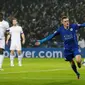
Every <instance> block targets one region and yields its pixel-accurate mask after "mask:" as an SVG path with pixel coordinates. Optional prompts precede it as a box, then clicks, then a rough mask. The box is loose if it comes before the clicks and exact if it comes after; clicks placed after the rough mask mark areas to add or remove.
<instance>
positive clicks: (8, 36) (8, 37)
mask: <svg viewBox="0 0 85 85" xmlns="http://www.w3.org/2000/svg"><path fill="white" fill-rule="evenodd" d="M9 39H10V34H8V35H7V40H6V44H8V41H9Z"/></svg>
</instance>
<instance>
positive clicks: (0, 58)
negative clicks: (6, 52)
mask: <svg viewBox="0 0 85 85" xmlns="http://www.w3.org/2000/svg"><path fill="white" fill-rule="evenodd" d="M3 59H4V56H3V55H0V69H2V63H3Z"/></svg>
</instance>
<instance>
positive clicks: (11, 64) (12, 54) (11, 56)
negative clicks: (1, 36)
mask: <svg viewBox="0 0 85 85" xmlns="http://www.w3.org/2000/svg"><path fill="white" fill-rule="evenodd" d="M10 66H14V50H11V52H10Z"/></svg>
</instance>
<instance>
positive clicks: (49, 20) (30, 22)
mask: <svg viewBox="0 0 85 85" xmlns="http://www.w3.org/2000/svg"><path fill="white" fill-rule="evenodd" d="M0 11H1V12H2V13H3V14H4V19H6V20H7V21H8V22H9V23H10V25H11V20H12V18H13V17H16V18H17V19H18V22H19V24H20V25H21V26H22V27H23V30H24V33H25V36H26V44H25V47H35V46H34V42H35V41H36V40H39V39H42V38H43V37H46V36H47V35H49V34H51V33H52V32H54V31H55V30H56V28H58V27H59V26H60V25H61V24H60V18H61V16H63V15H67V16H68V17H69V18H70V19H71V20H70V21H71V23H83V22H85V0H3V1H2V2H1V3H0ZM84 32H85V29H84V28H81V29H80V30H79V33H78V36H79V40H80V41H81V39H82V40H85V36H84ZM42 46H45V47H62V46H63V42H62V41H61V40H60V36H58V37H55V38H53V40H52V41H51V42H50V41H48V42H46V43H45V44H42V45H41V47H42Z"/></svg>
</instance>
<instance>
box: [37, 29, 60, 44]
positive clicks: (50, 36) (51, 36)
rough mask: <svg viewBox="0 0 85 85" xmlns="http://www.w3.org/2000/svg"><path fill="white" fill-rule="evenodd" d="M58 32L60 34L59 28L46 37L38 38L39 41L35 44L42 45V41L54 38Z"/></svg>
mask: <svg viewBox="0 0 85 85" xmlns="http://www.w3.org/2000/svg"><path fill="white" fill-rule="evenodd" d="M57 34H59V30H58V31H55V32H54V33H53V34H51V35H49V36H47V37H46V38H44V39H42V40H38V41H37V42H36V43H35V45H36V46H38V45H40V44H42V43H44V42H46V41H48V40H50V39H52V38H53V37H54V36H55V35H57Z"/></svg>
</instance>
